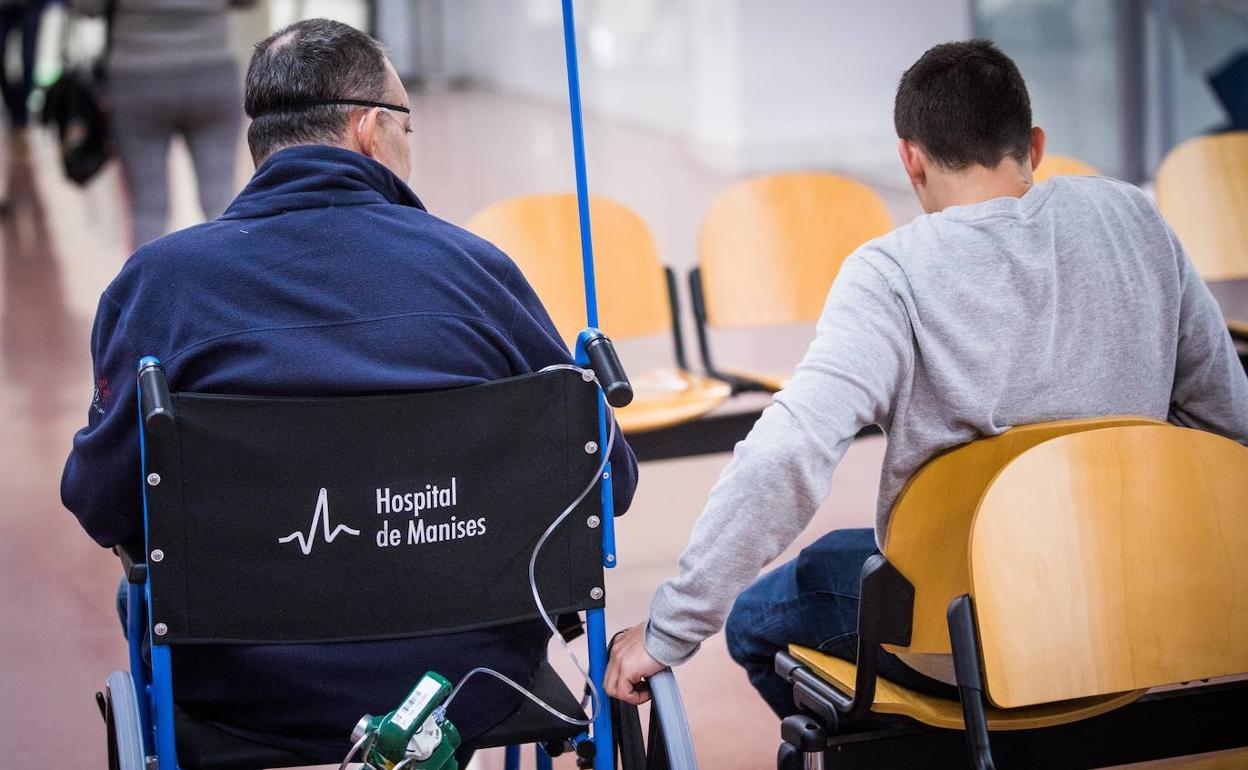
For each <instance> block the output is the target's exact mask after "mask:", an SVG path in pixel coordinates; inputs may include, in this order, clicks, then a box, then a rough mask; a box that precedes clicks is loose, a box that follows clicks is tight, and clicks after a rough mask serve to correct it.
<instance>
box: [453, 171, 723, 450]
mask: <svg viewBox="0 0 1248 770" xmlns="http://www.w3.org/2000/svg"><path fill="white" fill-rule="evenodd" d="M590 223H591V227H592V230H593V235H594V269H595V272H596V274H597V285H598V307H599V315H600V318H601V325H602V328H603V331H605V332H606V333H607V334H609V335H610V336H611V337H612V338H613V339H615V340H624V339H630V338H635V337H647V336H652V335H657V334H665V333H666V334H671V335H672V342H673V346H674V348H675V358H676V366H675V367H673V368H662V369H656V370H653V371H650V372H646V373H643V374H641V375H640V376H638V375H635V374H634V375H632V376H630V379H631V381H632V384H633V390H634V394H635V395H634V398H633V402H632V403H631V404H630V405H628V406H627V407H624V408H622V409H620V410H618V411H617V412H616V417H617V419H618V420H619V424H620V429H621V430H623V431H624V432H625V433H640V432H643V431H650V430H656V429H659V428H666V427H670V426H672V425H677V424H680V423H683V422H687V421H690V420H694V419H697V418H698V417H701V416H703V415H705V414H706V413H708V412H710V411H712V410H713V409H715V408H716V407H718V406H719V405H721V404H722V403H724V402H725V401H726V400H727V399H728V397H729V396H730V395H732V389H731V387H730V386H729V385H728V384H727V383H725V382H721V381H719V380H715V379H712V378H709V377H702V376H698V375H695V374H691V373H690V372H689V371H688V366H687V365H686V362H685V352H684V344H683V340H682V338H681V332H680V323H679V320H678V319H679V317H680V315H679V304H678V299H677V295H676V286H675V275H674V274H673V273H672V271H671V270H670V269H668V268H665V267H664V266H663V265H662V263H661V262H660V261H659V253H658V248H657V247H656V245H655V243H654V237H653V236H652V235H651V234H650V230H649V228H648V227H646V224H645V222H643V221H642V219H641V217H639V216H638V215H637V214H636V212H634V211H633V210H632V209H630V208H628V207H627V206H624V205H623V204H621V203H618V202H616V201H613V200H611V199H609V198H604V197H602V196H598V195H595V196H591V198H590ZM467 227H468V229H469V230H471V231H472V232H474V233H476V234H477V235H479V236H481V237H482V238H485V239H486V240H489V241H491V242H493V243H494V244H495V245H496V246H498V247H499V248H500V249H502V250H503V251H504V252H506V253H507V254H508V255H509V256H510V257H511V258H512V259H513V260H515V262H516V264H518V265H519V266H520V269H521V271H522V272H523V273H524V276H525V278H527V279H528V280H529V283H530V284H532V286H533V289H534V291H536V292H537V296H538V297H540V298H541V300H542V303H543V304H544V305H545V306H546V310H547V311H548V312H549V313H550V317H551V319H552V320H553V321H554V323H555V328H556V329H558V330H559V333H560V334H561V335H562V336H563V338H564V340H565V341H566V342H567V343H568V344H569V346H571V345H573V344H574V343H575V340H576V336H577V334H578V333H579V332H580V330H581V328H582V327H584V325H585V304H584V296H585V295H584V289H583V286H582V276H581V246H580V237H581V236H580V225H579V223H578V220H577V204H576V196H575V195H572V194H553V195H530V196H526V197H522V198H512V199H510V200H505V201H502V202H499V203H496V204H494V205H492V206H490V207H488V208H486V209H485V210H483V211H481V212H479V213H477V214H476V215H474V216H473V217H472V219H470V220H469V222H468V225H467Z"/></svg>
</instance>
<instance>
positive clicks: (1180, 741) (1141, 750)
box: [776, 417, 1248, 768]
mask: <svg viewBox="0 0 1248 770" xmlns="http://www.w3.org/2000/svg"><path fill="white" fill-rule="evenodd" d="M1246 564H1248V448H1245V447H1243V446H1240V445H1239V444H1237V443H1235V442H1234V441H1231V440H1229V439H1225V438H1222V437H1220V436H1217V435H1214V434H1211V433H1205V432H1201V431H1196V430H1190V429H1185V428H1177V427H1173V426H1170V425H1167V424H1165V423H1158V422H1156V421H1153V420H1149V419H1146V418H1135V417H1111V418H1098V419H1089V420H1072V421H1065V422H1057V423H1047V424H1041V425H1032V426H1025V427H1019V428H1015V429H1013V430H1010V431H1007V432H1006V433H1004V434H1002V435H1000V436H996V437H993V438H988V439H983V440H980V441H976V442H973V443H971V444H968V445H966V446H963V447H961V448H958V449H955V450H952V451H950V452H948V453H945V454H943V455H941V456H939V457H937V458H935V459H934V460H932V461H931V462H929V463H928V464H927V465H925V466H924V467H923V468H922V469H921V470H920V471H919V473H917V474H916V475H915V476H914V478H913V479H912V480H911V481H910V483H909V484H908V485H907V487H906V488H905V490H904V491H903V492H902V494H901V496H900V497H899V498H898V502H897V505H896V506H895V507H894V510H893V515H892V519H891V522H890V525H889V530H888V533H887V537H886V540H885V543H884V548H883V556H876V557H873V558H872V559H871V560H869V561H868V563H867V565H866V567H865V568H864V570H863V578H862V599H861V604H860V614H859V633H860V642H859V647H858V656H857V660H858V662H857V664H855V663H850V662H848V661H844V660H840V659H838V658H833V657H830V656H827V655H823V654H821V653H819V652H818V651H817V650H813V649H809V648H804V647H799V646H792V647H790V649H789V651H788V652H787V653H780V654H779V655H778V656H777V660H776V668H777V671H778V672H779V673H781V675H783V676H785V677H786V678H787V679H788V680H789V681H790V682H792V683H793V685H794V699H795V702H796V703H797V705H798V706H799V707H801V708H803V709H804V710H805V711H807V712H809V713H810V714H813V715H815V717H814V718H806V717H803V716H797V717H790V718H789V719H787V720H785V723H784V728H783V729H784V738H785V743H784V745H783V746H782V749H781V762H780V767H781V768H788V767H792V766H799V765H795V764H793V763H795V762H800V760H801V757H802V755H803V754H804V755H805V756H806V758H807V759H812V761H813V759H814V757H815V755H818V756H819V757H821V756H822V755H823V753H824V752H825V751H827V752H832V751H836V752H837V753H838V754H839V755H841V756H842V757H843V758H846V759H848V757H849V756H851V755H852V756H853V757H854V759H855V760H856V761H860V762H861V765H857V764H856V765H854V766H862V767H873V766H888V764H889V763H890V762H892V763H893V766H917V765H910V764H906V761H905V760H903V759H899V758H898V756H899V755H898V754H897V753H896V752H897V751H899V749H898V745H899V744H898V738H897V735H896V733H895V731H894V733H892V734H890V733H888V732H887V731H884V732H882V733H880V742H877V741H876V740H874V739H873V738H872V736H871V734H870V733H867V734H865V735H864V734H855V735H853V736H847V737H846V742H838V738H837V735H836V733H837V732H838V731H839V729H840V725H841V723H842V722H845V721H847V720H850V719H853V718H860V717H864V716H866V715H868V714H869V713H877V714H896V715H903V716H906V717H910V718H911V719H913V720H916V721H917V722H919V723H923V724H924V725H928V726H931V727H936V728H944V729H943V730H937V731H934V732H928V733H922V732H920V733H917V735H918V737H917V738H916V739H915V740H914V742H913V745H912V746H911V749H912V750H913V751H918V752H923V753H924V754H925V755H926V757H927V758H926V760H925V761H926V762H927V764H924V765H923V766H925V767H927V766H932V767H936V766H941V767H943V766H946V764H947V763H948V762H949V761H952V760H951V758H957V757H961V758H962V759H963V761H964V760H965V756H966V755H965V753H964V752H965V750H964V749H963V748H962V747H961V746H958V745H956V743H955V744H952V745H951V744H950V741H949V740H947V738H948V733H947V731H949V730H959V731H965V734H966V740H967V742H968V745H969V748H970V755H971V759H972V764H973V765H974V766H975V767H978V768H988V767H993V766H994V764H993V754H994V750H995V749H998V748H1001V744H1003V743H1004V744H1006V748H1009V746H1010V745H1011V743H1010V741H1014V743H1013V744H1012V745H1013V746H1014V747H1015V749H1016V750H1015V752H1014V755H1013V756H1015V757H1017V756H1020V752H1021V756H1027V757H1029V763H1028V766H1036V767H1044V766H1060V767H1075V766H1085V767H1086V766H1101V765H1108V764H1118V763H1120V762H1127V761H1141V760H1143V759H1150V758H1160V757H1163V756H1172V755H1174V754H1175V753H1184V754H1186V753H1196V752H1197V751H1212V750H1215V749H1225V748H1228V747H1234V746H1242V745H1246V744H1248V733H1246V732H1244V731H1243V730H1242V726H1241V727H1239V728H1233V729H1229V730H1228V733H1229V734H1226V735H1219V734H1216V733H1217V730H1218V728H1217V727H1216V726H1214V725H1212V724H1208V725H1203V726H1202V727H1204V729H1207V730H1209V731H1210V733H1209V734H1208V735H1202V736H1192V735H1180V736H1177V737H1175V740H1172V741H1171V742H1170V743H1165V742H1164V741H1163V740H1162V739H1163V738H1165V737H1166V736H1165V735H1164V733H1166V731H1167V730H1173V729H1175V725H1174V724H1171V725H1169V726H1168V727H1165V726H1162V727H1158V726H1157V725H1150V724H1146V723H1142V720H1145V719H1154V721H1156V719H1158V718H1157V717H1156V715H1157V714H1159V713H1162V711H1164V709H1163V707H1167V708H1170V711H1169V712H1165V713H1170V714H1171V717H1170V718H1171V719H1172V720H1173V719H1174V714H1173V713H1172V712H1174V710H1175V708H1181V709H1185V710H1187V711H1188V712H1193V713H1195V712H1197V711H1199V709H1195V710H1193V707H1192V704H1200V703H1202V702H1204V701H1207V700H1208V699H1210V698H1217V699H1227V698H1230V699H1232V702H1234V703H1235V704H1236V706H1234V707H1232V710H1233V711H1234V712H1238V713H1242V709H1243V707H1244V706H1245V705H1248V683H1245V682H1240V683H1238V684H1234V685H1225V686H1224V685H1215V686H1209V687H1208V688H1204V689H1201V688H1198V689H1194V690H1185V691H1181V692H1182V693H1183V697H1184V698H1186V701H1185V702H1184V703H1183V704H1182V705H1181V707H1173V706H1167V704H1166V703H1162V704H1161V706H1158V705H1157V704H1156V703H1152V702H1149V701H1150V699H1153V700H1157V699H1159V698H1161V696H1156V697H1154V696H1152V695H1149V696H1145V697H1143V698H1141V696H1143V695H1144V692H1145V691H1146V690H1148V689H1149V688H1154V687H1160V686H1164V685H1173V684H1179V683H1186V682H1192V681H1196V680H1202V679H1209V678H1212V677H1221V676H1227V675H1237V674H1244V673H1248V600H1245V597H1248V569H1246V568H1245V565H1246ZM881 646H883V647H884V648H885V649H888V650H890V651H892V652H896V653H898V654H900V655H902V656H903V660H904V659H905V656H906V655H925V656H933V655H941V656H948V655H952V659H953V664H954V668H955V669H956V677H957V683H958V689H959V692H960V696H961V697H960V701H956V700H949V699H944V698H938V697H932V696H928V695H923V694H920V693H917V692H914V691H911V690H908V689H906V688H903V687H900V686H898V685H894V684H892V683H891V682H888V681H886V680H884V679H877V677H876V658H877V654H878V650H879V648H880V647H881ZM1228 688H1229V689H1228ZM1228 693H1229V695H1228ZM1169 695H1171V696H1173V695H1174V694H1173V693H1170V694H1169ZM1202 699H1203V700H1202ZM1170 700H1171V701H1172V702H1177V701H1176V700H1175V698H1174V697H1171V699H1170ZM1218 702H1219V703H1220V704H1221V703H1222V702H1223V701H1222V700H1219V701H1218ZM1128 704H1130V705H1128ZM1225 710H1226V707H1223V706H1219V707H1218V708H1217V709H1213V710H1212V711H1213V712H1214V713H1220V712H1221V711H1225ZM1101 715H1104V716H1101ZM1137 717H1138V719H1136V718H1137ZM1133 720H1134V721H1133ZM1160 720H1161V722H1163V723H1164V722H1165V718H1160ZM1076 724H1078V725H1080V727H1079V730H1082V732H1077V731H1076V729H1075V726H1076ZM1197 724H1198V725H1199V724H1200V723H1197ZM1124 728H1125V729H1124ZM1007 731H1027V732H1024V733H1022V734H1019V733H1014V732H1007ZM990 732H992V733H993V739H992V745H991V747H990V743H989V733H990ZM828 733H831V737H830V738H829V737H828V735H827V734H828ZM1030 735H1038V736H1041V737H1040V738H1039V739H1038V740H1033V742H1032V743H1030V744H1026V745H1028V746H1029V748H1028V749H1026V750H1020V749H1018V748H1017V746H1018V745H1020V743H1021V742H1024V741H1026V740H1028V737H1029V736H1030ZM1015 736H1017V737H1015ZM1063 736H1066V738H1065V739H1063ZM1073 736H1079V737H1073ZM1172 737H1173V736H1172ZM850 739H852V740H850ZM890 741H891V742H890ZM1055 747H1057V748H1055ZM1176 747H1177V748H1176ZM873 748H878V751H877V752H876V754H878V753H880V752H882V753H883V755H884V756H885V757H887V759H878V757H877V756H876V755H875V754H873V752H872V749H873ZM890 751H891V752H894V753H892V754H889V753H888V752H890ZM942 751H944V752H945V753H944V754H941V752H942ZM1045 751H1058V752H1059V758H1058V759H1056V760H1054V763H1055V764H1046V763H1045V762H1043V761H1041V759H1040V754H1041V753H1043V752H1045ZM1061 751H1066V752H1067V753H1066V754H1060V752H1061ZM1148 751H1153V752H1155V753H1154V754H1153V755H1151V756H1150V755H1149V754H1148ZM854 752H857V753H854ZM1007 753H1008V752H1007ZM1076 754H1079V755H1080V756H1081V757H1082V758H1083V759H1084V760H1085V762H1084V763H1081V762H1080V761H1077V759H1076V757H1075V755H1076ZM935 757H943V759H936V758H935ZM819 761H821V759H820V760H819ZM876 761H879V762H880V764H874V762H876ZM786 762H788V764H786ZM898 762H900V764H897V763H898ZM942 762H944V763H946V764H942ZM808 766H809V765H808Z"/></svg>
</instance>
